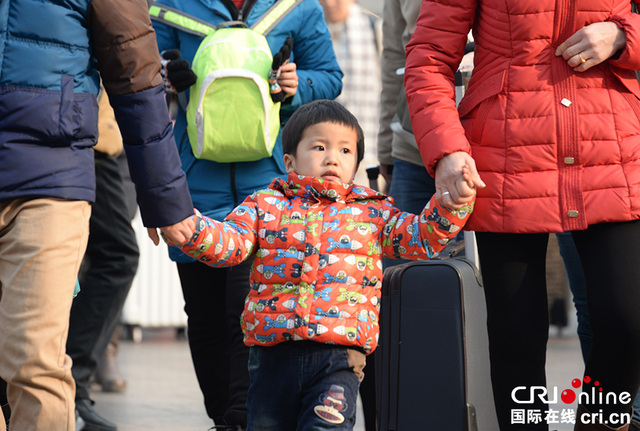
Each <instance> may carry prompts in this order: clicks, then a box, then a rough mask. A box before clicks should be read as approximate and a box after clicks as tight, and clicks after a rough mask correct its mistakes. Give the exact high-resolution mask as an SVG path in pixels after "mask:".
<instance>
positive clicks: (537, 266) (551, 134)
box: [405, 0, 640, 430]
mask: <svg viewBox="0 0 640 431" xmlns="http://www.w3.org/2000/svg"><path fill="white" fill-rule="evenodd" d="M470 29H473V36H474V40H475V47H476V48H475V64H474V71H473V76H472V78H471V82H470V83H469V88H468V91H467V93H466V95H465V97H464V99H463V100H462V101H461V103H460V105H459V107H458V109H456V105H455V91H454V73H455V71H456V69H457V66H458V64H459V62H460V59H461V58H462V55H463V52H464V45H465V42H466V38H467V34H468V32H469V30H470ZM634 69H640V15H636V14H632V12H631V3H630V0H609V1H603V0H571V1H568V0H566V1H563V0H535V1H534V0H424V1H423V4H422V8H421V12H420V16H419V18H418V25H417V28H416V30H415V32H414V35H413V38H412V39H411V42H410V43H409V45H408V46H407V66H406V71H405V86H406V92H407V98H408V101H409V108H410V112H411V118H412V124H413V129H414V132H415V135H416V139H417V141H418V145H419V148H420V152H421V154H422V157H423V159H424V162H425V165H426V166H427V169H428V170H429V172H430V174H431V175H435V178H436V190H437V197H438V198H439V199H441V200H442V202H443V203H445V204H447V205H449V206H452V207H453V206H454V204H461V203H462V202H464V201H466V197H465V195H466V194H467V193H468V190H457V189H456V188H455V186H454V182H453V180H454V179H455V178H457V177H458V176H459V175H460V170H461V167H462V166H463V165H467V166H469V167H470V168H471V169H472V171H475V167H476V166H477V172H478V174H479V177H477V182H476V184H477V186H478V198H477V202H476V208H475V212H474V214H473V216H472V217H471V218H470V220H469V222H468V224H467V226H468V228H469V229H471V230H475V231H476V232H477V239H478V248H479V252H480V262H481V266H482V275H483V279H484V284H485V288H486V296H487V308H488V328H489V338H490V352H491V361H492V382H493V390H494V398H495V401H496V409H497V413H498V420H499V422H500V427H501V429H503V430H506V429H518V430H523V429H526V430H528V429H544V430H546V429H547V428H548V426H547V425H548V423H547V422H549V421H548V420H546V419H545V414H544V412H545V411H546V410H549V408H551V409H560V408H561V407H563V405H555V406H554V405H549V404H545V403H543V402H542V401H541V400H536V402H535V403H534V404H530V405H527V406H523V405H522V404H518V403H517V402H516V400H514V396H513V395H512V391H513V390H514V389H515V388H516V387H519V386H526V387H527V390H528V389H529V388H530V387H531V386H545V373H544V365H545V351H546V342H547V338H548V317H547V304H546V290H545V268H544V262H545V251H546V246H547V239H548V233H550V232H562V231H572V232H573V237H574V240H575V242H576V245H577V247H578V250H579V253H580V256H581V260H582V263H583V266H584V268H585V275H586V277H587V287H588V295H589V314H590V318H591V323H592V325H593V332H594V334H593V348H592V352H591V355H590V358H589V361H588V363H587V366H586V371H585V378H584V379H582V380H583V384H582V390H583V391H587V392H589V393H591V389H592V388H593V387H594V385H596V382H597V384H598V387H596V390H598V389H599V388H603V393H605V394H606V393H615V394H616V395H618V397H616V398H617V399H616V401H617V402H611V401H610V402H605V403H600V402H598V399H588V400H587V399H586V398H587V397H583V398H582V399H581V401H582V404H584V405H581V407H580V409H579V411H578V418H577V422H578V424H577V425H576V429H586V428H583V427H584V426H585V424H583V423H581V422H582V419H584V421H585V422H586V421H587V420H588V419H589V418H590V416H589V415H588V412H599V411H600V410H602V413H603V416H601V417H599V418H597V422H603V423H602V424H600V423H598V424H596V425H594V424H591V425H590V426H592V427H595V428H589V429H598V430H599V429H603V430H605V429H618V428H617V427H620V424H619V423H615V422H614V416H611V414H615V413H628V412H629V411H630V408H631V402H624V401H626V399H624V400H623V401H621V400H620V397H619V395H621V394H623V393H624V392H628V393H629V394H635V393H636V391H637V389H638V386H639V384H640V313H639V312H638V308H639V305H640V265H638V258H640V222H638V219H639V218H640V121H639V118H640V101H639V100H638V97H640V87H639V86H638V82H637V80H636V77H635V74H634V72H633V70H634ZM480 178H482V180H480ZM485 183H486V187H482V186H483V185H484V184H485ZM481 187H482V188H481ZM586 376H589V377H591V379H587V378H586ZM570 377H571V378H573V377H576V376H570ZM567 378H568V381H567V387H570V386H569V383H570V380H571V379H570V378H569V376H567ZM576 392H578V391H576ZM632 396H633V395H632ZM516 398H517V397H516ZM591 398H594V397H591ZM595 398H598V397H595ZM558 403H560V404H562V402H561V401H560V400H558ZM564 407H566V405H564ZM523 408H525V409H528V410H534V411H535V410H538V411H539V412H541V413H542V420H541V421H540V422H539V423H537V424H536V423H534V422H535V421H533V420H527V418H526V415H525V419H524V420H523V421H520V420H518V418H517V417H514V416H513V415H512V413H513V410H518V409H519V410H522V409H523ZM583 413H585V414H586V415H585V416H584V418H583V417H582V414H583ZM622 419H623V421H624V420H626V417H623V418H622ZM605 421H608V423H609V425H608V426H607V425H604V422H605ZM622 429H627V428H626V426H623V428H622Z"/></svg>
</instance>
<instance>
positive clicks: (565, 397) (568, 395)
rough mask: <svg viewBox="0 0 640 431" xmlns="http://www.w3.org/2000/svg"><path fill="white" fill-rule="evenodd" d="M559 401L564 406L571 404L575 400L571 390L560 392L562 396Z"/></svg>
mask: <svg viewBox="0 0 640 431" xmlns="http://www.w3.org/2000/svg"><path fill="white" fill-rule="evenodd" d="M560 399H561V400H562V401H563V402H564V403H565V404H571V403H572V402H574V401H575V400H576V393H575V392H573V391H572V390H571V389H565V390H564V391H562V394H560Z"/></svg>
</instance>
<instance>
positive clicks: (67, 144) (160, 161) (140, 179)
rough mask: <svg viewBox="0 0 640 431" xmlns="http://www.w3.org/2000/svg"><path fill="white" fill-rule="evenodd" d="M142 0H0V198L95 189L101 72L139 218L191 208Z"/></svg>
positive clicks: (165, 218) (162, 218)
mask: <svg viewBox="0 0 640 431" xmlns="http://www.w3.org/2000/svg"><path fill="white" fill-rule="evenodd" d="M159 70H160V63H159V58H158V56H157V47H156V42H155V37H154V33H153V28H152V27H151V23H150V19H149V17H148V14H147V9H146V2H145V1H144V0H47V1H37V2H36V1H34V0H2V3H1V4H0V201H9V200H14V199H19V198H32V197H52V198H60V199H69V200H86V201H90V202H92V201H93V200H94V198H95V178H94V165H93V149H92V147H93V145H95V143H96V139H97V134H98V106H97V102H96V96H97V94H98V90H99V81H100V77H102V80H103V83H104V86H105V88H106V91H107V93H108V94H109V99H110V101H111V105H112V106H113V108H114V111H115V114H116V119H117V120H118V125H119V127H120V130H121V132H122V135H123V140H124V144H125V150H126V152H127V156H128V159H129V164H130V168H131V176H132V178H133V180H134V182H135V183H136V190H137V193H138V200H139V204H140V209H141V212H142V218H143V221H144V223H145V225H147V226H151V227H157V226H166V225H169V224H173V223H176V222H178V221H180V220H182V219H184V218H186V217H188V216H189V215H190V214H192V213H193V206H192V203H191V199H190V197H189V193H188V189H187V186H186V179H185V175H184V173H183V172H182V170H181V167H180V161H179V159H178V155H177V153H176V150H175V143H174V138H173V132H172V128H171V122H170V119H169V116H168V113H167V110H166V106H165V104H164V98H163V97H164V93H163V89H162V85H161V79H160V76H159Z"/></svg>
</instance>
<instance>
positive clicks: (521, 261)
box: [476, 221, 640, 430]
mask: <svg viewBox="0 0 640 431" xmlns="http://www.w3.org/2000/svg"><path fill="white" fill-rule="evenodd" d="M572 235H573V238H574V241H575V244H576V247H577V249H578V253H579V255H580V259H581V261H582V266H583V268H584V272H585V278H586V282H587V291H588V306H589V317H590V320H591V324H592V329H593V346H592V349H591V352H590V355H589V359H588V361H587V364H586V370H585V376H589V377H591V381H590V383H584V384H583V385H582V390H583V391H587V392H589V393H591V388H592V387H593V385H594V383H595V382H596V381H597V382H598V383H599V387H602V388H603V389H604V391H606V392H614V393H615V394H620V393H622V392H628V393H630V394H631V397H633V396H634V395H635V394H636V392H637V390H638V386H639V385H640V221H634V222H627V223H604V224H598V225H593V226H590V227H589V228H588V229H587V230H585V231H576V232H573V233H572ZM476 238H477V241H478V250H479V253H480V266H481V269H482V277H483V281H484V287H485V294H486V300H487V313H488V319H487V326H488V332H489V352H490V358H491V378H492V384H493V393H494V398H495V403H496V410H497V414H498V422H499V424H500V429H501V430H514V429H518V430H546V429H547V428H548V427H547V425H546V422H545V421H544V420H543V421H542V422H541V423H540V424H537V425H534V424H529V425H521V424H520V425H512V424H511V410H512V409H523V407H525V406H523V405H521V404H516V403H515V402H514V400H512V395H511V393H512V391H513V389H514V388H516V387H517V386H525V387H527V388H529V387H531V386H546V377H545V358H546V344H547V339H548V331H549V318H548V309H547V293H546V280H545V255H546V249H547V241H548V234H505V233H483V232H477V233H476ZM576 377H580V376H567V382H565V383H566V386H564V387H562V388H559V391H561V390H563V389H564V388H572V387H571V380H572V379H573V378H576ZM598 389H599V388H596V390H598ZM578 393H579V390H576V394H578ZM558 402H559V403H561V401H560V400H558ZM557 407H558V406H556V408H557ZM526 408H527V409H538V410H540V411H541V412H544V411H545V410H546V409H547V408H548V406H547V405H545V404H543V403H542V402H541V401H540V400H538V399H537V397H536V402H535V403H534V404H533V405H527V406H526ZM551 408H554V407H553V406H552V407H551ZM587 408H588V409H589V411H591V412H599V411H600V410H602V412H603V414H609V413H612V412H618V413H622V412H629V411H630V409H631V403H629V404H621V403H608V404H606V403H602V404H601V403H599V402H598V399H597V397H596V399H595V400H590V401H589V403H587ZM543 417H544V414H543Z"/></svg>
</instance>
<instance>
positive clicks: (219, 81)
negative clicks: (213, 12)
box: [149, 0, 303, 163]
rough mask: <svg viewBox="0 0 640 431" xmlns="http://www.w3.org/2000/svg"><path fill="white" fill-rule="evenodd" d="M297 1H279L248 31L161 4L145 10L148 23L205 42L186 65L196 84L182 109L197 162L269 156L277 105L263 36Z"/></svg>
mask: <svg viewBox="0 0 640 431" xmlns="http://www.w3.org/2000/svg"><path fill="white" fill-rule="evenodd" d="M302 1H303V0H278V1H277V2H276V3H275V4H274V5H273V6H272V7H271V8H269V10H267V12H265V14H264V15H263V16H262V17H260V18H259V19H258V20H257V21H256V22H255V23H254V24H253V25H252V26H251V27H250V28H248V27H247V26H246V24H245V23H244V22H241V21H228V22H224V23H221V24H219V25H218V26H212V25H210V24H208V23H206V22H204V21H202V20H199V19H197V18H195V17H192V16H190V15H188V14H186V13H184V12H182V11H179V10H176V9H173V8H170V7H167V6H164V5H153V6H151V7H150V8H149V13H150V15H151V18H152V19H154V20H156V21H160V22H162V23H164V24H166V25H169V26H172V27H175V28H178V29H180V30H182V31H185V32H188V33H191V34H196V35H200V36H202V37H204V40H203V41H202V42H201V43H200V46H199V47H198V50H197V52H196V55H195V57H194V59H193V62H192V64H191V68H192V69H193V71H194V72H195V74H196V75H197V77H198V79H197V81H196V83H195V84H194V85H193V86H192V87H191V88H190V96H189V104H188V105H187V109H186V111H187V133H188V135H189V142H190V143H191V148H192V150H193V154H194V155H195V157H196V158H199V159H207V160H213V161H215V162H219V163H231V162H251V161H255V160H260V159H263V158H265V157H270V156H271V154H272V152H273V147H274V146H275V143H276V139H277V137H278V133H279V131H280V102H278V103H274V102H273V100H272V99H271V94H270V92H269V82H268V77H269V71H270V70H271V64H272V61H273V58H272V53H271V50H270V49H269V45H268V43H267V39H266V38H265V36H266V35H267V34H268V33H269V32H270V31H271V30H272V29H273V28H274V27H275V26H276V25H277V24H278V23H279V22H280V21H281V20H282V19H283V18H284V17H285V16H286V15H287V14H288V13H289V12H290V11H291V10H293V9H294V8H295V7H296V6H297V5H298V4H299V3H301V2H302ZM237 25H241V26H242V27H233V26H237Z"/></svg>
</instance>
